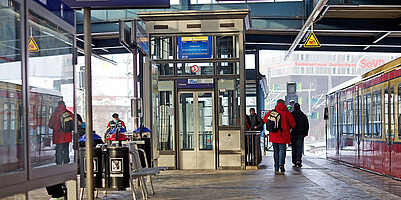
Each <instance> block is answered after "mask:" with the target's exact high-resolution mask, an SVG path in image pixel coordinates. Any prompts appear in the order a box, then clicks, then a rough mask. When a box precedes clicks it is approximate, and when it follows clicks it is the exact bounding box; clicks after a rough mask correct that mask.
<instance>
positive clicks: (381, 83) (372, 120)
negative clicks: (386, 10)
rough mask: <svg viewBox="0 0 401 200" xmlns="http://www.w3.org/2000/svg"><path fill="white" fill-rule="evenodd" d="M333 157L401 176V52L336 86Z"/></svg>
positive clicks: (330, 124)
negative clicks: (395, 57) (398, 56)
mask: <svg viewBox="0 0 401 200" xmlns="http://www.w3.org/2000/svg"><path fill="white" fill-rule="evenodd" d="M326 105H327V111H328V112H327V116H328V120H327V121H326V127H327V128H326V149H327V157H328V158H330V159H334V160H337V161H341V162H345V163H348V164H350V165H353V166H355V167H360V168H362V169H366V170H369V171H373V172H377V173H380V174H384V175H388V176H392V177H394V178H397V179H401V58H398V59H396V60H393V61H391V62H389V63H386V64H384V65H382V66H380V67H378V68H376V69H373V70H371V71H369V72H367V73H365V74H363V75H361V76H359V77H356V78H354V79H352V80H350V81H348V82H345V83H343V84H341V85H339V86H337V87H335V88H333V89H331V90H330V91H329V92H328V94H327V96H326Z"/></svg>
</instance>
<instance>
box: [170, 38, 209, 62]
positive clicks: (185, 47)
mask: <svg viewBox="0 0 401 200" xmlns="http://www.w3.org/2000/svg"><path fill="white" fill-rule="evenodd" d="M193 58H212V36H202V37H178V59H193Z"/></svg>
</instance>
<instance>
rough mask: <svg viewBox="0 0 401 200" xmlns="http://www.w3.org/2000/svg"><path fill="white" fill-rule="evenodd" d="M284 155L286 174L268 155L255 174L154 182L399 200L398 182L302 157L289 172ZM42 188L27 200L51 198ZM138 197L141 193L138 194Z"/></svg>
mask: <svg viewBox="0 0 401 200" xmlns="http://www.w3.org/2000/svg"><path fill="white" fill-rule="evenodd" d="M288 154H291V152H287V160H286V165H285V168H286V172H285V173H277V172H274V169H273V158H272V155H271V154H270V155H267V156H265V157H264V158H263V162H262V165H261V169H259V170H213V171H212V170H208V171H199V170H198V171H193V170H170V171H166V172H162V173H161V175H160V176H159V177H158V179H155V180H154V186H155V191H156V194H153V195H151V196H150V198H151V199H152V200H159V199H400V198H401V181H398V180H393V179H391V178H389V177H384V176H380V175H377V174H373V173H370V172H366V171H362V170H360V169H356V168H352V167H349V166H346V165H343V164H339V163H336V162H333V161H330V160H326V159H324V158H320V157H315V156H309V155H307V156H305V157H304V159H303V160H304V166H303V167H302V168H293V167H292V163H291V157H290V156H288ZM45 193H46V190H44V189H41V190H35V191H32V192H30V193H29V195H30V196H29V199H49V197H48V196H46V194H45ZM138 197H140V194H139V193H138ZM99 199H132V195H131V192H130V191H129V189H128V190H127V191H121V192H109V193H108V194H107V196H104V194H103V192H99Z"/></svg>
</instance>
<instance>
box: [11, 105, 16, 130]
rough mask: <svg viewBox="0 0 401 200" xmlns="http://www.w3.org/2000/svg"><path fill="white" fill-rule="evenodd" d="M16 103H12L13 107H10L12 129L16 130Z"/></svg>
mask: <svg viewBox="0 0 401 200" xmlns="http://www.w3.org/2000/svg"><path fill="white" fill-rule="evenodd" d="M15 115H16V113H15V104H14V103H12V104H11V109H10V130H12V131H13V130H15Z"/></svg>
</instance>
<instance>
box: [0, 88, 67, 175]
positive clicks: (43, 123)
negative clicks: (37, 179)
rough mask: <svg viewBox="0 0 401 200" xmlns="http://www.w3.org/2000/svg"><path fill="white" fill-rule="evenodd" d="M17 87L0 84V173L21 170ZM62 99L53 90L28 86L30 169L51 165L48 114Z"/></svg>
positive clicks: (19, 106) (20, 119)
mask: <svg viewBox="0 0 401 200" xmlns="http://www.w3.org/2000/svg"><path fill="white" fill-rule="evenodd" d="M21 91H22V90H21V85H19V84H14V83H7V82H1V81H0V174H1V173H5V172H11V171H16V170H21V169H23V166H24V151H25V150H24V138H26V137H24V135H26V134H25V133H24V132H23V125H22V124H23V123H22V120H23V116H22V113H23V107H22V93H21ZM60 100H62V96H61V93H60V92H59V91H56V90H49V89H42V88H36V87H30V97H29V118H28V122H29V127H28V132H29V134H28V135H29V147H30V149H29V153H30V159H31V160H30V163H31V165H32V166H33V167H35V166H39V165H41V164H42V165H43V164H46V163H54V155H55V150H54V147H53V144H52V136H53V131H52V129H49V127H48V123H49V119H50V115H51V114H52V113H53V112H54V110H55V108H56V107H57V103H58V101H60Z"/></svg>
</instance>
